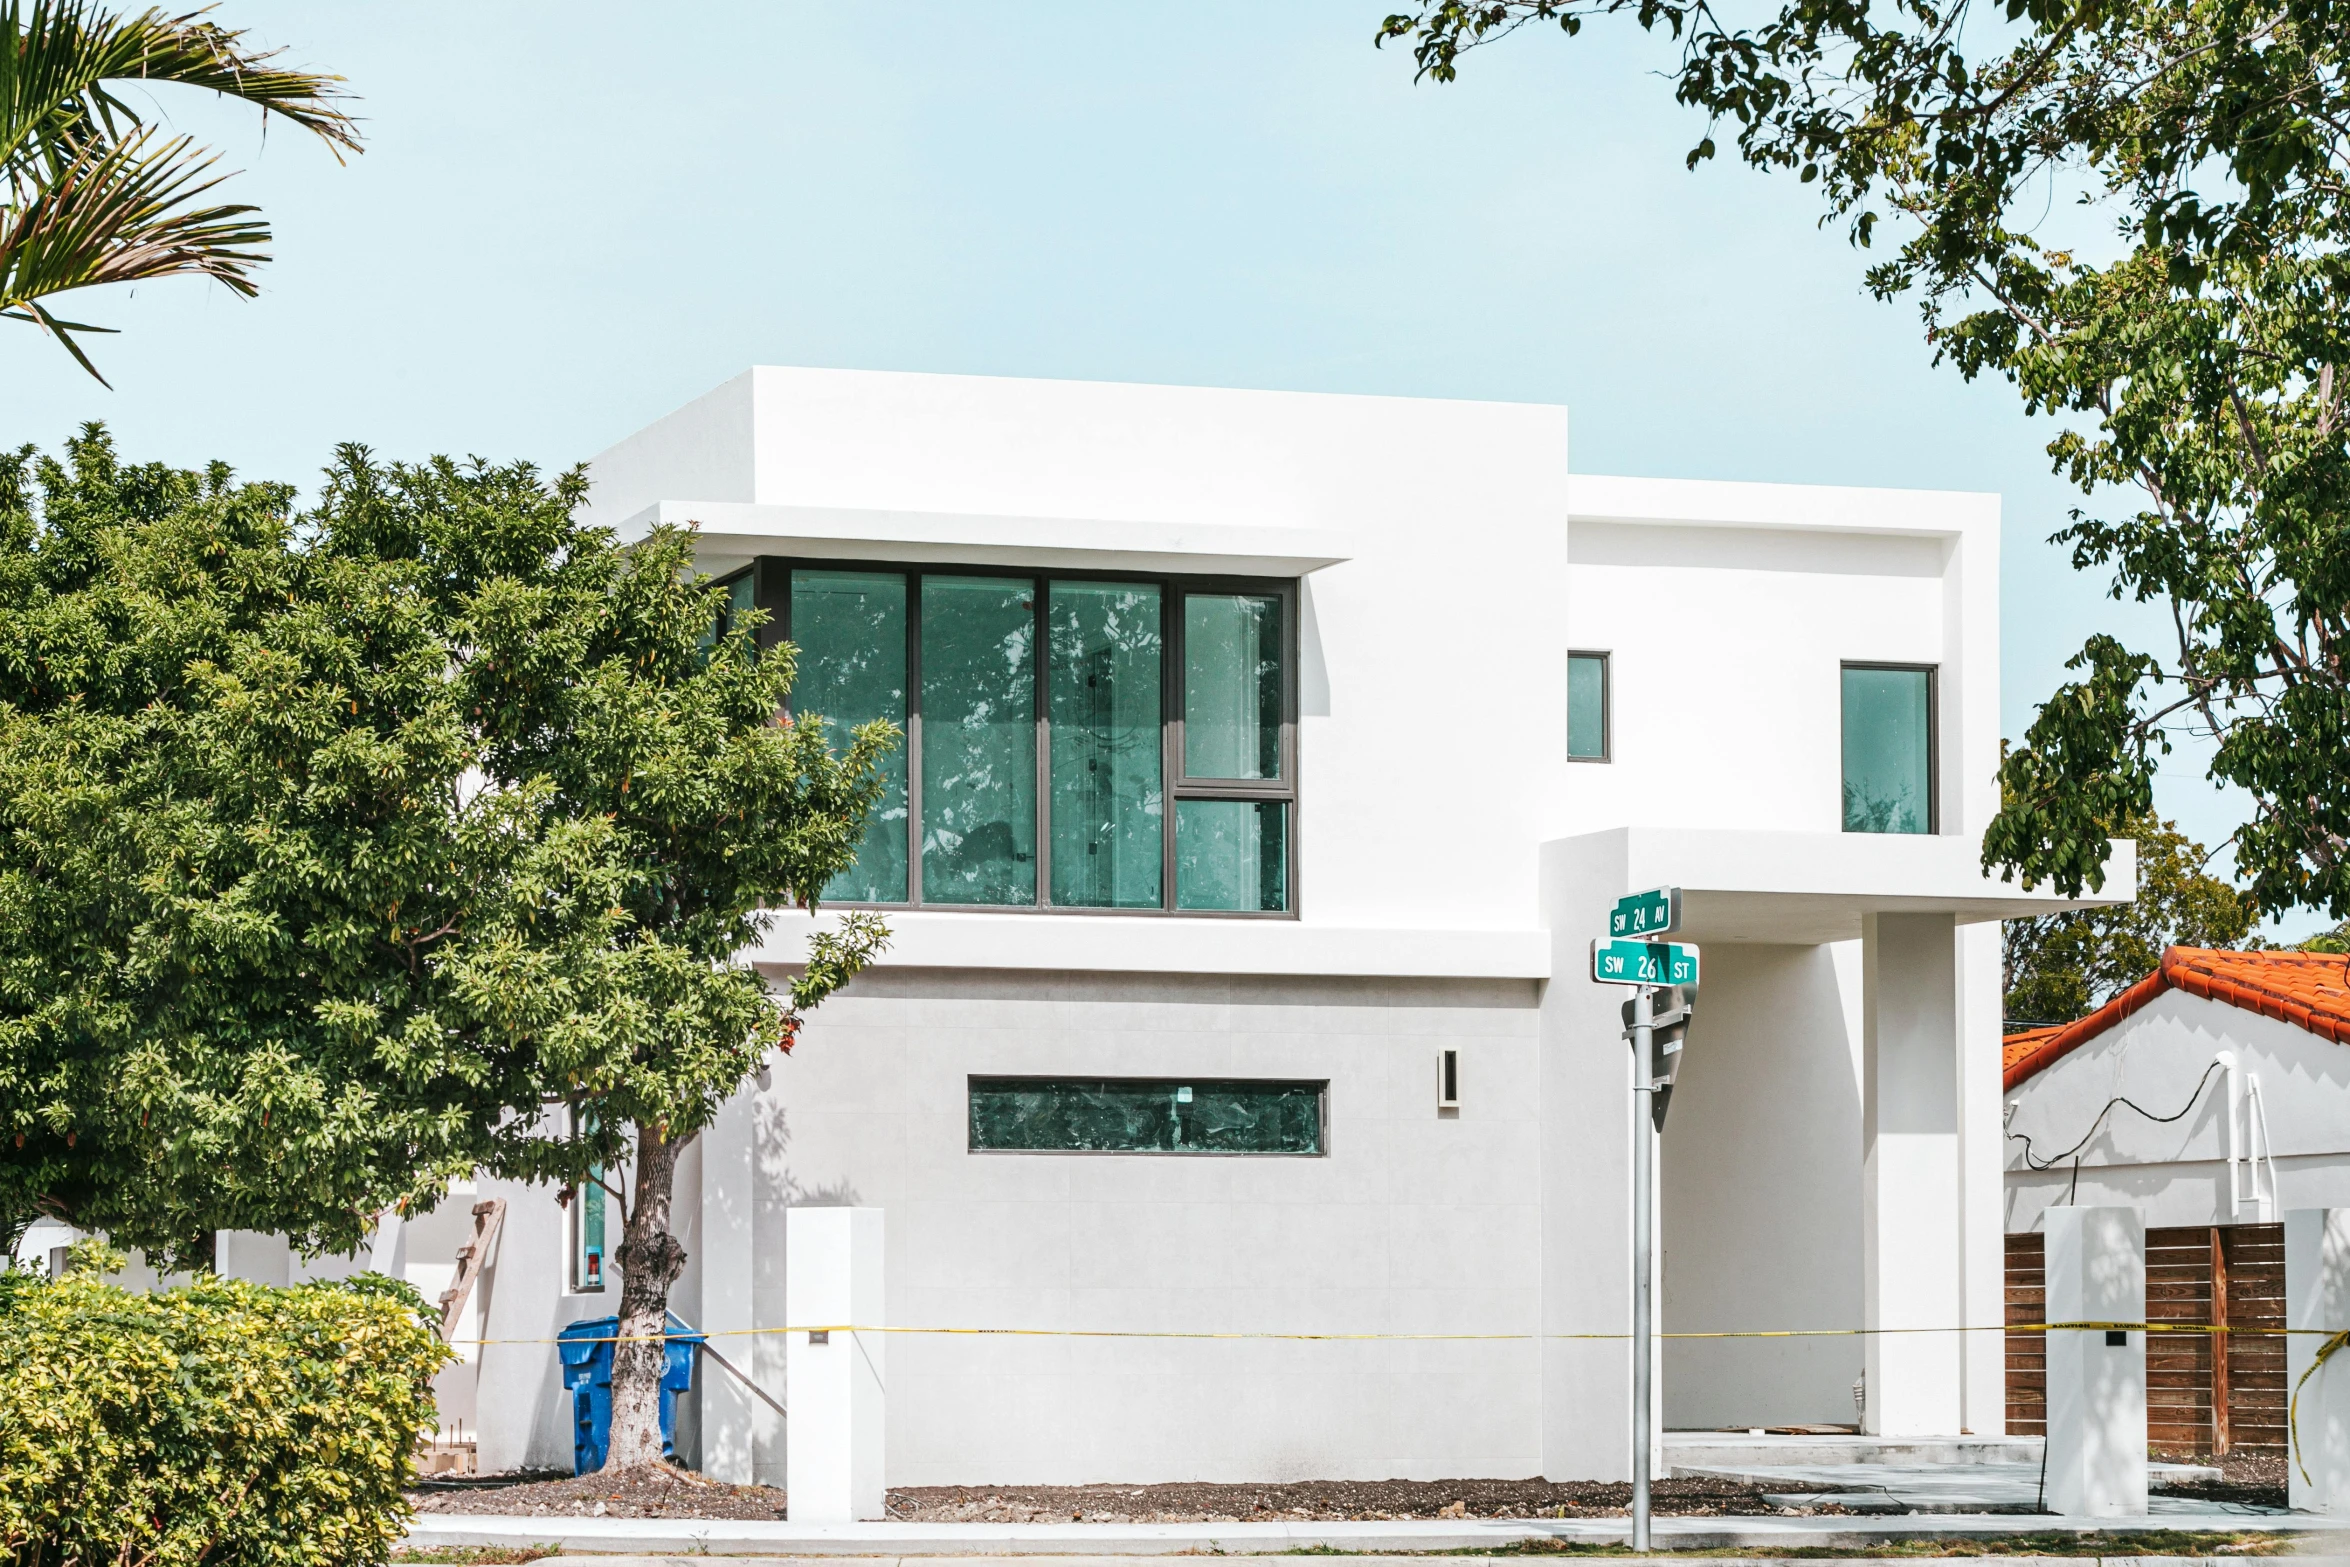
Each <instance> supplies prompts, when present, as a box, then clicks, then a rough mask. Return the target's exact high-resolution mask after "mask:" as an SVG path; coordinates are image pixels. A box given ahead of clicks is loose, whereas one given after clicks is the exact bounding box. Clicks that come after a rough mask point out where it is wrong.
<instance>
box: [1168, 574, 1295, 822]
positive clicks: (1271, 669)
mask: <svg viewBox="0 0 2350 1567" xmlns="http://www.w3.org/2000/svg"><path fill="white" fill-rule="evenodd" d="M1281 643H1282V636H1281V600H1279V599H1278V598H1275V597H1273V596H1272V595H1271V594H1266V593H1193V594H1189V595H1187V596H1186V597H1185V598H1184V600H1183V772H1184V776H1185V777H1187V778H1279V777H1280V776H1281V707H1282V689H1281V687H1282V669H1281V662H1282V660H1281V651H1282V648H1281Z"/></svg>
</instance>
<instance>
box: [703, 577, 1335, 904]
mask: <svg viewBox="0 0 2350 1567" xmlns="http://www.w3.org/2000/svg"><path fill="white" fill-rule="evenodd" d="M742 570H744V571H748V572H750V573H751V575H752V579H753V581H752V590H751V601H752V603H753V604H755V605H756V606H757V607H758V608H760V609H762V610H765V611H766V612H767V622H766V624H765V625H763V626H761V627H760V628H759V650H760V651H761V652H765V651H766V650H767V649H769V648H771V647H773V646H774V645H775V644H776V643H778V642H783V641H788V640H790V636H791V574H792V572H793V571H795V570H799V571H872V572H888V573H893V574H896V575H901V576H903V577H904V578H905V579H906V735H905V740H904V745H905V756H906V901H905V902H903V903H864V902H856V901H850V900H841V901H838V902H836V903H835V904H834V905H833V906H834V907H838V908H844V909H884V910H887V909H932V910H938V909H944V910H952V911H955V912H959V913H973V914H1012V913H1017V914H1092V915H1121V916H1135V917H1139V918H1142V919H1165V918H1170V917H1173V918H1181V919H1243V920H1280V919H1287V920H1294V919H1296V918H1298V917H1299V904H1300V902H1301V898H1300V888H1301V878H1300V876H1299V873H1298V860H1299V856H1298V792H1299V791H1298V744H1297V716H1298V584H1297V582H1296V581H1295V580H1294V579H1292V578H1285V577H1246V576H1232V575H1229V574H1224V573H1196V574H1195V573H1189V572H1166V571H1115V570H1105V569H1101V568H1094V567H1084V568H1067V569H1063V568H1059V567H1050V566H1003V565H964V564H961V563H958V562H954V561H907V560H887V559H878V558H873V557H867V556H857V557H854V558H848V557H841V558H835V557H831V556H809V555H761V556H759V557H758V558H757V559H756V560H754V561H752V562H751V564H750V565H749V566H748V567H745V568H742ZM741 574H742V571H735V572H730V573H728V574H727V576H726V577H725V578H723V579H720V580H722V581H732V580H734V579H735V578H736V577H739V576H740V575H741ZM926 576H936V577H1002V578H1006V579H1011V580H1017V581H1025V582H1031V583H1034V584H1035V586H1036V595H1035V607H1034V610H1033V613H1034V615H1035V617H1036V620H1035V624H1036V634H1035V636H1034V637H1033V638H1031V642H1032V643H1033V645H1034V647H1035V655H1034V656H1035V665H1034V671H1033V675H1034V678H1033V680H1032V681H1031V684H1032V685H1033V687H1034V698H1033V700H1034V706H1035V723H1036V816H1037V820H1036V899H1035V901H1034V902H1031V903H934V902H926V901H924V899H923V897H922V578H924V577H926ZM1056 579H1058V580H1060V581H1065V582H1138V583H1149V584H1151V585H1153V586H1155V587H1157V588H1158V590H1159V594H1160V599H1159V604H1160V609H1159V627H1160V637H1161V640H1162V644H1163V650H1162V653H1161V656H1160V667H1159V739H1160V760H1159V791H1160V792H1159V798H1160V826H1159V843H1160V846H1159V906H1158V907H1157V908H1154V909H1137V908H1106V907H1100V906H1089V905H1079V904H1060V903H1054V902H1052V901H1051V899H1052V871H1053V865H1052V714H1051V710H1050V709H1051V700H1052V695H1051V678H1052V671H1051V666H1050V662H1049V660H1050V657H1051V647H1050V640H1051V639H1050V626H1051V621H1050V618H1049V617H1050V615H1051V613H1052V584H1053V582H1054V581H1055V580H1056ZM1192 593H1202V594H1211V595H1216V594H1255V595H1261V596H1266V597H1275V598H1278V599H1279V600H1280V601H1281V729H1280V759H1281V776H1280V777H1279V778H1278V779H1270V778H1243V779H1209V778H1187V777H1185V776H1183V760H1184V755H1183V679H1184V653H1183V635H1184V625H1183V622H1184V616H1183V604H1182V601H1183V598H1184V596H1185V595H1187V594H1192ZM787 710H788V707H787ZM1184 800H1247V801H1277V802H1279V803H1281V804H1282V805H1283V806H1284V807H1285V808H1286V811H1287V825H1286V830H1285V832H1284V843H1283V851H1284V852H1283V859H1284V867H1283V868H1284V872H1285V875H1286V878H1287V884H1286V886H1285V888H1284V889H1283V891H1284V897H1283V900H1282V901H1283V903H1284V904H1285V905H1286V906H1285V907H1283V908H1279V909H1184V908H1178V907H1176V887H1175V871H1176V866H1175V813H1176V807H1177V805H1178V803H1179V802H1181V801H1184Z"/></svg>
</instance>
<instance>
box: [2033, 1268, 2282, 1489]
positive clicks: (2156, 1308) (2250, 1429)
mask: <svg viewBox="0 0 2350 1567" xmlns="http://www.w3.org/2000/svg"><path fill="white" fill-rule="evenodd" d="M2045 1258H2046V1242H2045V1239H2044V1238H2043V1237H2042V1236H2039V1235H2010V1236H2009V1237H2008V1238H2007V1320H2008V1322H2009V1323H2010V1324H2014V1323H2021V1322H2040V1321H2044V1320H2046V1319H2045V1316H2044V1313H2045V1310H2046V1306H2047V1300H2048V1290H2047V1282H2046V1274H2045V1271H2044V1267H2045ZM2146 1320H2147V1321H2149V1322H2180V1323H2194V1324H2196V1325H2198V1326H2206V1325H2217V1326H2222V1327H2229V1328H2233V1329H2236V1330H2237V1331H2235V1332H2231V1333H2149V1334H2148V1335H2147V1336H2146V1443H2147V1446H2148V1447H2150V1448H2152V1449H2153V1450H2155V1451H2156V1452H2165V1453H2200V1454H2221V1453H2231V1452H2253V1453H2261V1452H2274V1453H2281V1452H2283V1451H2284V1450H2285V1340H2284V1337H2283V1335H2282V1334H2278V1333H2261V1332H2250V1331H2245V1330H2248V1329H2259V1328H2281V1327H2283V1326H2284V1325H2285V1227H2284V1226H2283V1225H2281V1224H2228V1225H2219V1226H2216V1227H2210V1226H2196V1227H2192V1228H2182V1229H2151V1230H2148V1231H2147V1232H2146ZM2043 1341H2044V1335H2042V1334H2039V1333H2034V1332H2027V1331H2019V1330H2017V1329H2016V1328H2015V1327H2013V1326H2010V1327H2009V1329H2008V1332H2007V1430H2008V1434H2009V1435H2011V1436H2042V1435H2045V1434H2046V1433H2047V1430H2048V1359H2047V1355H2046V1353H2045V1348H2044V1342H2043Z"/></svg>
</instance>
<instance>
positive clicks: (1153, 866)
mask: <svg viewBox="0 0 2350 1567" xmlns="http://www.w3.org/2000/svg"><path fill="white" fill-rule="evenodd" d="M1049 591H1050V594H1051V597H1050V599H1049V600H1048V606H1049V611H1050V614H1049V621H1048V624H1049V637H1050V641H1049V656H1048V659H1047V665H1048V669H1049V675H1048V700H1047V709H1046V716H1047V718H1048V720H1049V722H1050V730H1049V732H1050V734H1051V736H1052V754H1051V758H1050V763H1051V766H1050V773H1051V777H1052V848H1053V852H1052V897H1053V902H1055V903H1058V904H1065V905H1068V906H1071V907H1076V908H1103V909H1155V908H1157V907H1158V906H1159V904H1160V902H1161V897H1160V890H1159V883H1160V878H1161V872H1162V869H1163V864H1162V862H1163V860H1164V854H1165V851H1164V835H1163V824H1162V822H1161V820H1160V817H1161V813H1162V812H1163V811H1164V809H1165V806H1164V803H1163V801H1162V798H1161V790H1160V778H1159V773H1160V767H1161V763H1162V753H1163V747H1162V745H1161V743H1160V738H1159V734H1160V700H1159V687H1160V671H1161V668H1162V665H1161V660H1160V654H1161V651H1162V647H1161V644H1162V637H1161V635H1160V629H1159V590H1158V589H1157V588H1156V587H1152V586H1149V585H1147V584H1142V583H1132V582H1054V583H1052V584H1051V585H1050V589H1049Z"/></svg>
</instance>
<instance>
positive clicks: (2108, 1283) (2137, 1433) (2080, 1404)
mask: <svg viewBox="0 0 2350 1567" xmlns="http://www.w3.org/2000/svg"><path fill="white" fill-rule="evenodd" d="M2047 1223H2048V1264H2047V1266H2048V1273H2047V1278H2048V1306H2047V1316H2048V1320H2049V1321H2050V1322H2143V1321H2145V1320H2146V1224H2145V1221H2144V1220H2143V1219H2141V1218H2140V1217H2139V1216H2138V1211H2137V1210H2136V1209H2135V1208H2063V1207H2058V1208H2050V1209H2049V1210H2048V1211H2047ZM2047 1461H2048V1492H2047V1500H2048V1509H2049V1511H2051V1512H2055V1513H2063V1514H2067V1515H2069V1516H2072V1517H2080V1518H2125V1517H2137V1516H2141V1515H2143V1514H2144V1513H2145V1511H2146V1335H2145V1333H2144V1332H2142V1331H2140V1330H2138V1329H2135V1328H2115V1329H2106V1328H2088V1329H2077V1328H2076V1329H2063V1330H2054V1329H2052V1330H2051V1331H2050V1332H2049V1334H2048V1453H2047Z"/></svg>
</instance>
